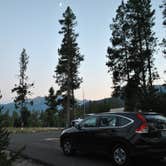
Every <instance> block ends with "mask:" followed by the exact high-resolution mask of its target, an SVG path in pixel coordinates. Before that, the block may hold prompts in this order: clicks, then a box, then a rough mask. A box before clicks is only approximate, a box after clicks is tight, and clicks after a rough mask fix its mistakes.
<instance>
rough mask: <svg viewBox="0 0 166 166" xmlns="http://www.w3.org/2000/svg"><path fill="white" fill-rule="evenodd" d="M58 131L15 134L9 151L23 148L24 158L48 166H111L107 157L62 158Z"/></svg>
mask: <svg viewBox="0 0 166 166" xmlns="http://www.w3.org/2000/svg"><path fill="white" fill-rule="evenodd" d="M59 136H60V132H59V131H55V132H54V131H52V132H41V133H26V134H15V135H12V136H11V141H10V146H9V149H10V150H13V151H17V150H18V149H20V148H21V147H23V146H25V147H26V148H25V150H24V151H23V152H22V155H23V156H24V157H27V158H30V159H34V160H36V161H39V162H41V163H43V164H45V165H49V166H111V161H110V159H109V158H108V157H106V156H104V155H100V154H77V155H74V156H72V157H67V156H64V155H63V153H62V150H61V148H60V145H59ZM137 164H138V165H140V164H141V165H142V166H143V165H146V166H147V165H150V166H166V161H163V162H161V163H153V162H151V161H150V160H149V161H146V163H145V161H140V160H139V161H138V162H137V163H136V165H137Z"/></svg>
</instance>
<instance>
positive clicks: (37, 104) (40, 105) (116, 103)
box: [3, 97, 124, 114]
mask: <svg viewBox="0 0 166 166" xmlns="http://www.w3.org/2000/svg"><path fill="white" fill-rule="evenodd" d="M32 100H33V105H28V109H29V110H30V111H33V110H35V111H45V110H46V109H47V105H46V104H45V98H44V97H36V98H34V99H32ZM77 102H78V105H79V106H80V107H82V106H83V105H85V107H86V108H88V107H89V106H90V105H92V104H95V105H98V106H101V105H103V104H104V103H107V105H108V107H109V109H110V108H118V107H122V106H123V105H124V102H123V101H122V100H120V99H118V98H105V99H101V100H86V99H85V100H77ZM3 106H4V111H7V110H8V111H9V113H10V114H12V112H13V111H19V110H16V109H15V105H14V103H13V102H12V103H8V104H4V105H3Z"/></svg>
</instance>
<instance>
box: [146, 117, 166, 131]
mask: <svg viewBox="0 0 166 166" xmlns="http://www.w3.org/2000/svg"><path fill="white" fill-rule="evenodd" d="M145 118H146V120H147V122H148V125H149V127H150V129H166V117H164V116H161V115H145Z"/></svg>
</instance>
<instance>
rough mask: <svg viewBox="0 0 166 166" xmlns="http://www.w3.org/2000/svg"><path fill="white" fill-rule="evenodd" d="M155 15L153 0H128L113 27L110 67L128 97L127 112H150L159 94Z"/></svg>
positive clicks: (119, 10) (117, 83)
mask: <svg viewBox="0 0 166 166" xmlns="http://www.w3.org/2000/svg"><path fill="white" fill-rule="evenodd" d="M154 13H155V11H154V10H151V1H150V0H128V1H127V3H126V4H124V2H123V1H122V4H121V5H120V6H119V8H118V9H117V13H116V17H115V18H114V19H113V24H112V25H111V30H112V38H111V43H112V47H109V48H108V51H107V53H108V56H107V57H108V58H109V61H108V62H107V66H108V67H109V69H110V72H112V73H113V83H114V85H115V86H116V87H118V88H117V89H118V90H121V91H122V90H123V92H124V94H125V95H124V97H125V107H126V109H127V110H130V109H131V110H134V109H137V108H138V107H139V108H141V109H143V110H144V109H146V110H148V109H150V108H151V102H149V104H148V105H147V103H148V101H147V100H148V99H150V100H151V99H152V98H153V97H154V94H155V92H154V89H153V81H154V80H155V79H157V78H158V74H157V72H156V68H155V67H154V63H153V61H154V57H153V54H154V51H155V46H156V38H155V33H154V32H153V31H152V27H153V26H154ZM117 85H118V86H117ZM115 90H116V89H115ZM143 101H147V102H146V103H144V102H143Z"/></svg>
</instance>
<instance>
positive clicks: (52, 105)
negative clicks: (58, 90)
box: [45, 87, 57, 127]
mask: <svg viewBox="0 0 166 166" xmlns="http://www.w3.org/2000/svg"><path fill="white" fill-rule="evenodd" d="M45 100H46V103H45V104H46V105H47V106H48V108H47V109H46V115H45V116H46V117H45V120H46V122H45V123H46V126H47V127H53V126H54V124H55V113H56V105H57V103H56V95H55V91H54V88H53V87H51V88H50V89H49V94H48V96H46V97H45Z"/></svg>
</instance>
